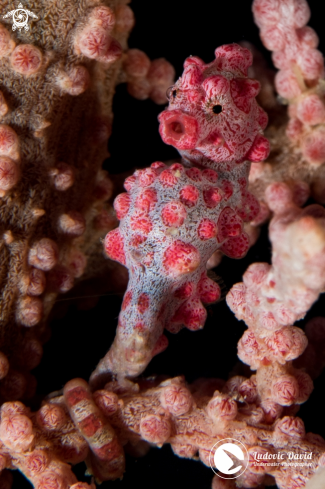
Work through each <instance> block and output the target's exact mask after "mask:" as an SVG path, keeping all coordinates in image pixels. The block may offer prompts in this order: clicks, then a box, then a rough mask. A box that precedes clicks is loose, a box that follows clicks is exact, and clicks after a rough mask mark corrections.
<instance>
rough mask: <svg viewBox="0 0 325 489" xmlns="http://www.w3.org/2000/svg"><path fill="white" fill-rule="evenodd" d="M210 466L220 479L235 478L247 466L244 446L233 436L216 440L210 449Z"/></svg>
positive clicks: (246, 454)
mask: <svg viewBox="0 0 325 489" xmlns="http://www.w3.org/2000/svg"><path fill="white" fill-rule="evenodd" d="M210 466H211V468H212V470H213V472H214V473H215V474H216V475H218V476H219V477H221V478H222V479H236V478H237V477H239V476H240V475H241V474H243V473H244V472H245V470H246V469H247V466H248V453H247V450H246V447H245V446H244V445H243V444H242V443H241V442H240V441H238V440H235V439H233V438H225V439H223V440H220V441H218V443H216V444H215V445H214V446H213V447H212V449H211V451H210ZM214 468H216V469H217V471H218V472H216V471H215V470H214ZM231 476H233V477H231Z"/></svg>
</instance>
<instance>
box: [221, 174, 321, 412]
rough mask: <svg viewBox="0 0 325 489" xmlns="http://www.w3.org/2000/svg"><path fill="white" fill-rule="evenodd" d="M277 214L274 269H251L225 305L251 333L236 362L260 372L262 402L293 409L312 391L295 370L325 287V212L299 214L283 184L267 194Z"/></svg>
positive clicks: (272, 235) (242, 342) (315, 209)
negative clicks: (307, 322)
mask: <svg viewBox="0 0 325 489" xmlns="http://www.w3.org/2000/svg"><path fill="white" fill-rule="evenodd" d="M266 199H267V204H268V206H269V207H270V209H271V210H272V211H273V212H274V217H273V219H272V220H271V223H270V240H271V243H272V248H273V256H272V265H269V264H268V263H254V264H252V265H251V266H250V267H249V268H248V269H247V271H246V272H245V274H244V276H243V283H239V284H235V285H234V286H233V287H232V289H231V290H230V291H229V293H228V295H227V303H228V305H229V307H230V308H231V309H232V311H234V313H235V314H236V317H237V318H238V319H243V320H244V321H245V322H246V324H247V326H248V330H247V331H246V332H245V333H244V335H243V337H242V338H241V340H240V341H239V344H238V356H239V358H240V359H241V360H242V361H243V362H244V363H246V364H248V365H250V367H251V368H252V369H253V370H257V374H256V379H257V388H258V391H259V395H260V396H261V398H262V399H263V401H264V402H268V403H271V404H272V403H273V404H278V405H281V406H290V405H292V404H300V403H302V402H305V401H306V400H307V399H308V397H309V395H310V393H311V391H312V389H313V384H312V381H311V379H310V377H309V375H307V373H305V372H303V371H302V370H297V369H295V368H294V367H293V366H292V361H293V360H294V359H296V358H297V357H299V356H300V355H301V354H302V353H303V352H304V350H305V348H306V347H307V343H308V341H307V338H306V336H305V334H304V333H303V331H302V330H301V329H300V328H297V327H295V326H292V325H293V324H294V322H295V321H297V320H299V319H301V318H303V317H304V316H305V314H306V312H307V311H308V310H309V309H310V307H311V306H312V304H313V303H314V302H315V301H316V300H317V299H318V297H319V294H320V293H321V292H323V290H324V286H325V279H324V276H325V211H324V208H323V207H322V206H320V205H317V204H314V205H310V206H307V207H306V208H304V209H300V208H299V207H297V206H296V204H295V203H294V196H293V193H292V191H291V189H290V187H289V186H287V185H286V184H285V183H280V182H279V183H274V184H272V185H270V186H269V187H268V188H267V189H266Z"/></svg>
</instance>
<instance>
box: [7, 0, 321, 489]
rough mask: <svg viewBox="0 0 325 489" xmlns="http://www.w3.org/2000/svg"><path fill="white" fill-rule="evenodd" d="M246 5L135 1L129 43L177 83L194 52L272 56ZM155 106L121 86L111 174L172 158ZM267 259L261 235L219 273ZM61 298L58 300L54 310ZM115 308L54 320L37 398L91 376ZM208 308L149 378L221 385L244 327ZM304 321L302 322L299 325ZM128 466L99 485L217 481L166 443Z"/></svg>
mask: <svg viewBox="0 0 325 489" xmlns="http://www.w3.org/2000/svg"><path fill="white" fill-rule="evenodd" d="M251 3H252V2H251V1H250V0H240V1H234V0H227V1H221V0H213V1H209V0H200V1H199V2H190V1H188V0H164V1H163V2H160V1H158V0H134V1H133V2H132V3H131V5H130V6H131V7H132V9H133V11H134V13H135V17H136V25H135V27H134V29H133V32H132V33H131V36H130V40H129V46H130V47H132V48H135V47H136V48H139V49H142V50H144V51H145V52H146V53H147V54H148V56H149V57H150V58H151V59H154V58H158V57H165V58H166V59H168V60H169V61H170V62H171V63H172V64H173V65H174V67H175V69H176V74H177V77H178V76H179V75H180V74H181V73H182V65H183V61H184V59H185V58H186V57H187V56H189V55H198V56H200V57H201V58H202V59H203V60H204V61H205V62H210V61H211V60H212V59H213V57H214V49H215V48H216V47H217V46H219V45H221V44H227V43H232V42H239V41H242V40H248V41H250V42H252V43H253V44H254V45H255V46H256V47H257V48H258V49H260V50H262V51H263V52H264V53H265V56H266V57H267V58H268V59H269V60H270V56H269V53H268V52H267V51H265V50H264V49H263V47H262V45H261V42H260V40H259V36H258V29H257V27H256V26H255V25H254V22H253V17H252V13H251ZM309 5H310V6H311V10H312V18H311V21H310V23H309V25H311V26H312V27H314V29H315V30H316V32H317V33H318V34H319V35H320V34H321V33H322V29H323V13H322V2H320V1H319V0H310V1H309ZM324 44H325V35H323V38H321V43H320V50H321V51H322V52H325V46H324ZM161 110H162V107H161V106H157V105H155V104H154V103H153V102H151V101H150V100H148V101H144V102H141V101H137V100H135V99H133V98H131V97H130V96H129V95H128V93H127V91H126V86H125V85H120V86H118V87H117V90H116V95H115V99H114V114H115V118H114V124H113V134H112V137H111V139H110V142H109V150H110V153H111V157H110V159H109V160H108V162H106V168H107V169H108V170H109V171H110V172H111V173H112V174H118V173H121V172H123V171H126V170H129V169H131V168H133V167H138V168H139V167H145V166H148V165H149V164H150V163H152V162H153V161H156V160H162V161H164V160H168V159H170V158H175V157H177V152H176V150H175V149H173V148H171V147H170V146H166V145H165V144H164V143H163V142H162V141H161V140H160V137H159V134H158V122H157V115H158V114H159V112H160V111H161ZM269 260H270V245H269V242H268V239H267V229H263V230H262V235H261V238H260V241H259V242H258V243H257V244H256V245H255V246H254V247H253V248H252V249H251V250H250V251H249V253H248V255H247V257H245V258H244V259H243V260H240V261H236V260H230V259H228V258H224V260H223V261H222V264H221V265H220V266H219V267H218V268H217V269H216V273H217V274H218V275H220V276H221V277H222V279H223V281H224V283H225V286H226V288H227V290H229V288H230V287H231V286H232V285H233V284H234V283H236V282H239V281H241V277H242V274H243V272H244V271H245V269H246V268H247V266H248V264H250V263H252V262H255V261H269ZM63 299H64V297H61V298H59V300H58V304H60V302H59V301H62V300H63ZM61 304H62V302H61ZM120 304H121V297H120V296H111V295H109V296H103V297H101V298H100V301H99V304H98V305H97V306H96V308H95V309H91V310H89V311H78V310H77V309H76V307H75V306H71V307H70V309H69V311H68V314H67V315H66V316H65V318H63V319H60V320H54V321H53V322H52V338H51V340H50V342H49V343H47V344H46V345H45V347H44V358H43V360H42V362H41V364H40V366H39V367H38V368H37V369H36V370H35V374H36V376H37V378H38V381H39V384H38V392H39V394H44V395H45V394H47V393H49V392H51V391H54V390H57V389H60V388H62V387H63V385H64V384H65V382H67V381H68V380H70V379H71V378H74V377H83V378H85V379H88V378H89V375H90V374H91V372H92V370H93V369H94V368H95V366H96V364H97V362H98V360H99V359H100V358H102V357H103V356H104V354H105V353H106V351H107V350H108V348H109V346H110V344H111V342H112V340H113V338H114V334H115V328H116V324H117V316H118V314H119V309H120ZM208 312H209V314H208V321H207V323H206V326H205V328H204V330H203V331H200V332H196V333H192V332H189V331H188V330H183V331H181V332H180V333H179V334H178V335H175V336H173V335H168V333H167V335H168V337H169V340H170V346H169V348H168V349H167V350H166V351H165V352H164V353H162V354H160V355H158V356H157V357H155V358H154V360H153V361H152V362H151V364H150V365H149V367H148V368H147V370H146V372H145V374H147V375H151V374H154V373H157V374H162V373H163V374H168V375H170V376H175V375H180V374H185V376H186V379H187V380H188V381H193V380H194V379H196V378H198V377H202V376H206V377H221V378H224V379H227V377H228V375H229V372H230V371H231V369H232V368H233V367H234V365H235V364H236V361H237V355H236V349H237V342H238V340H239V338H240V337H241V335H242V333H243V331H244V330H245V325H244V323H243V322H238V321H237V320H236V319H235V318H234V316H233V314H232V313H231V312H230V311H229V309H228V308H227V305H226V303H225V301H223V302H221V303H219V304H217V305H214V306H212V307H209V311H208ZM316 315H324V307H323V305H322V303H321V301H319V302H318V303H317V304H316V305H315V306H314V307H313V308H312V310H311V311H310V312H309V313H308V315H307V317H306V319H308V318H311V317H314V316H316ZM304 323H305V321H301V322H300V323H299V325H303V324H304ZM324 380H325V378H324V375H323V376H321V377H320V378H319V379H317V380H316V382H315V385H316V389H315V391H314V392H313V394H312V395H311V398H310V400H309V401H308V403H307V404H306V406H305V405H303V406H302V407H301V410H300V412H299V415H300V416H301V417H302V418H303V419H304V421H305V424H306V429H307V431H313V432H315V433H319V434H321V435H323V436H325V424H324V414H323V413H324V409H323V404H322V402H321V395H322V390H323V385H324ZM81 465H82V466H80V467H77V468H76V471H77V473H78V477H79V478H81V477H82V475H83V473H84V465H83V464H81ZM126 469H127V470H126V474H125V476H124V478H123V480H122V481H115V482H106V483H103V484H102V486H101V487H102V488H103V489H105V488H108V487H111V488H112V489H113V488H114V489H119V488H121V489H122V488H128V489H131V488H133V487H134V486H141V489H147V488H148V489H149V488H153V487H156V486H159V487H168V489H179V487H184V488H186V489H199V488H200V489H209V488H210V484H211V479H212V476H213V473H212V471H211V470H210V469H209V468H207V467H205V466H204V465H203V464H201V463H198V462H193V461H188V460H184V459H179V458H177V457H176V456H174V455H173V454H172V451H171V449H170V447H169V446H166V447H164V448H162V449H157V448H155V449H152V450H151V451H150V453H149V454H148V455H147V456H146V457H144V458H142V459H133V458H131V457H127V464H126ZM24 485H25V484H24V483H23V480H22V478H21V477H20V476H18V478H17V480H16V481H15V485H14V487H15V488H16V489H17V488H18V487H23V486H24Z"/></svg>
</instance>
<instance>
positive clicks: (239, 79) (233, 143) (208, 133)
mask: <svg viewBox="0 0 325 489" xmlns="http://www.w3.org/2000/svg"><path fill="white" fill-rule="evenodd" d="M215 56H216V58H215V60H214V61H212V63H210V64H205V63H204V62H203V61H202V60H201V59H200V58H198V57H195V56H191V57H189V58H187V59H186V61H185V63H184V72H183V75H182V76H181V77H180V78H179V79H178V81H177V82H176V84H175V85H174V86H173V87H170V89H169V90H168V94H167V96H168V98H169V106H168V107H167V109H166V110H164V111H163V112H162V113H161V114H160V115H159V122H160V128H159V132H160V135H161V137H162V139H163V141H164V142H165V143H166V144H170V145H172V146H174V147H176V148H177V149H178V151H179V152H180V154H181V155H182V156H183V158H184V160H185V161H188V162H189V163H191V164H195V165H196V166H204V167H210V168H214V169H216V168H218V167H220V163H225V164H226V166H227V164H228V166H229V163H232V164H233V163H242V162H243V161H246V160H250V161H262V160H263V159H265V158H266V157H267V155H268V152H269V143H268V140H267V139H266V138H264V137H263V136H262V130H263V129H264V128H265V127H266V125H267V115H266V113H265V112H264V110H263V109H262V108H261V107H259V105H258V103H257V102H256V99H255V97H256V95H257V94H258V92H259V90H260V84H259V82H258V81H257V80H253V79H250V78H248V77H247V70H248V67H249V66H250V65H251V64H252V54H251V52H250V51H249V50H248V49H246V48H243V47H241V46H239V45H238V44H227V45H224V46H221V47H219V48H217V49H216V51H215ZM231 166H232V165H231Z"/></svg>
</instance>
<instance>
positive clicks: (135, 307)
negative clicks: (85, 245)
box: [92, 44, 269, 382]
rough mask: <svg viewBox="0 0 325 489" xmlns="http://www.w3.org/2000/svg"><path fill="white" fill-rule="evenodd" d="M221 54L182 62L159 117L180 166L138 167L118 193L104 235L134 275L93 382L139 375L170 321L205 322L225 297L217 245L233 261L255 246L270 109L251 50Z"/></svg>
mask: <svg viewBox="0 0 325 489" xmlns="http://www.w3.org/2000/svg"><path fill="white" fill-rule="evenodd" d="M215 54H216V59H215V60H214V61H213V62H212V63H210V64H208V65H205V64H204V63H203V61H201V60H200V59H199V58H195V57H191V58H188V59H187V60H186V61H185V65H184V66H185V70H184V74H183V76H182V77H181V78H180V79H179V80H178V82H177V83H176V85H175V86H174V87H171V88H170V90H169V94H170V104H169V107H168V108H167V109H166V110H165V111H164V112H162V113H161V114H160V116H159V121H160V134H161V136H162V138H163V140H164V141H165V142H166V143H167V144H172V145H174V146H175V147H176V148H177V149H178V150H179V151H180V153H181V155H182V156H183V163H184V165H181V164H174V165H172V166H171V167H170V168H168V167H167V166H166V165H164V164H163V163H161V162H155V163H153V164H152V165H151V167H150V168H147V169H144V170H137V171H136V172H135V174H134V175H133V176H132V177H129V178H128V179H127V180H126V182H125V188H126V190H127V193H125V194H121V195H119V196H118V197H117V198H116V200H115V203H114V206H115V210H116V212H117V216H118V218H119V219H120V221H121V222H120V226H119V228H118V229H116V230H114V231H112V232H111V233H109V234H108V235H107V236H106V239H105V251H106V253H107V255H108V256H109V257H110V258H111V259H113V260H117V261H119V262H120V263H122V264H124V265H126V266H127V268H128V269H129V272H130V280H129V285H128V289H127V292H126V294H125V297H124V301H123V305H122V311H121V313H120V316H119V325H118V329H117V335H116V338H115V340H114V343H113V345H112V347H111V349H110V351H109V352H108V354H107V355H106V357H105V358H104V359H103V360H102V361H101V362H100V364H99V366H98V367H97V369H96V370H95V372H94V373H93V375H92V381H93V382H95V380H96V379H98V378H100V377H101V376H102V375H104V374H107V373H108V372H110V373H113V374H117V375H118V377H119V379H121V380H122V379H124V378H125V377H136V376H137V375H139V374H140V373H141V372H142V371H143V370H144V369H145V367H146V366H147V364H148V363H149V361H150V360H151V358H152V357H153V356H154V355H156V354H157V353H159V352H161V351H163V350H164V349H165V348H166V346H167V339H166V337H165V336H163V330H164V328H167V329H168V330H170V331H172V332H177V331H179V329H181V327H182V325H185V326H186V327H188V328H189V329H191V330H198V329H201V328H202V327H203V326H204V322H205V319H206V311H205V309H204V307H203V305H202V302H203V303H212V302H215V301H216V300H218V299H219V296H220V289H219V287H218V285H217V284H215V283H214V282H213V281H212V280H210V279H209V278H208V277H207V275H206V264H207V261H208V260H209V258H210V257H211V255H212V254H213V253H214V252H215V251H216V250H218V249H219V248H220V249H221V250H222V251H223V252H224V253H225V254H227V255H228V256H231V257H233V258H241V257H242V256H244V255H245V254H246V252H247V250H248V248H249V238H248V236H247V234H246V233H245V232H244V231H243V221H244V222H249V221H251V220H252V219H254V217H255V216H256V215H257V213H258V204H257V201H256V199H255V198H254V197H253V196H252V195H251V194H250V193H249V192H248V191H247V175H248V172H249V166H250V163H249V160H251V161H260V160H262V159H264V158H265V157H266V156H267V154H268V150H269V145H268V141H267V140H266V139H265V138H264V137H263V136H262V129H263V128H264V127H265V125H266V123H267V116H266V114H265V113H264V111H263V110H262V109H261V108H260V107H259V106H258V104H257V102H256V100H255V96H256V95H257V93H258V91H259V83H258V82H256V81H255V80H250V79H248V78H247V68H248V66H249V65H250V64H251V62H252V55H251V53H250V51H248V50H247V49H245V48H242V47H240V46H238V45H236V44H231V45H225V46H221V47H220V48H218V49H217V50H216V52H215ZM186 167H187V168H186Z"/></svg>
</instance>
